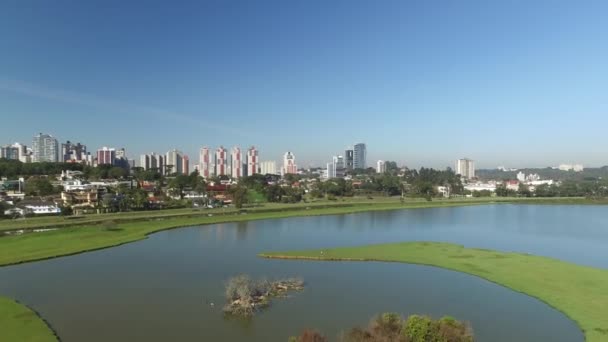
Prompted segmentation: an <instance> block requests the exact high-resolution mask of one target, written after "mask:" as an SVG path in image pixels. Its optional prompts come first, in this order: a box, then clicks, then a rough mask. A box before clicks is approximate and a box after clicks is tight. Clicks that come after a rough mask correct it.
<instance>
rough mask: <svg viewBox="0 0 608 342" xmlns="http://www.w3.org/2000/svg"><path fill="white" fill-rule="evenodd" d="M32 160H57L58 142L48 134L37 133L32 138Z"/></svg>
mask: <svg viewBox="0 0 608 342" xmlns="http://www.w3.org/2000/svg"><path fill="white" fill-rule="evenodd" d="M32 150H33V155H32V161H33V162H51V163H56V162H58V161H59V142H57V139H55V138H54V137H53V136H51V135H49V134H42V133H39V134H38V135H37V136H35V137H34V139H33V140H32Z"/></svg>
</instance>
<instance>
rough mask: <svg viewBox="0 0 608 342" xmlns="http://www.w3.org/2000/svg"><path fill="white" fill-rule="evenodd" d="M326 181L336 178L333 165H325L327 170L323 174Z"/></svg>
mask: <svg viewBox="0 0 608 342" xmlns="http://www.w3.org/2000/svg"><path fill="white" fill-rule="evenodd" d="M324 175H325V178H326V179H330V178H336V167H335V166H334V163H327V170H326V171H325V173H324Z"/></svg>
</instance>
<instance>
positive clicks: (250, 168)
mask: <svg viewBox="0 0 608 342" xmlns="http://www.w3.org/2000/svg"><path fill="white" fill-rule="evenodd" d="M259 167H260V160H259V155H258V150H257V149H256V148H255V146H251V147H250V148H249V149H248V150H247V168H246V170H247V176H251V175H254V174H256V173H259Z"/></svg>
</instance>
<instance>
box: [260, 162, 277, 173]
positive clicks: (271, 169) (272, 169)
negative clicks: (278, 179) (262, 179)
mask: <svg viewBox="0 0 608 342" xmlns="http://www.w3.org/2000/svg"><path fill="white" fill-rule="evenodd" d="M260 173H261V174H263V175H277V174H278V173H277V162H275V161H274V160H267V161H263V162H261V163H260Z"/></svg>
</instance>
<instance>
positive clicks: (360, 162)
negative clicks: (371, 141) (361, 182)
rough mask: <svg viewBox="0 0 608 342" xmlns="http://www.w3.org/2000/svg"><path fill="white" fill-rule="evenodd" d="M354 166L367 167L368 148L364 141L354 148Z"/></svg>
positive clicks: (357, 167) (358, 167)
mask: <svg viewBox="0 0 608 342" xmlns="http://www.w3.org/2000/svg"><path fill="white" fill-rule="evenodd" d="M353 168H355V169H366V168H367V148H366V147H365V144H364V143H358V144H355V147H354V148H353Z"/></svg>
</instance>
